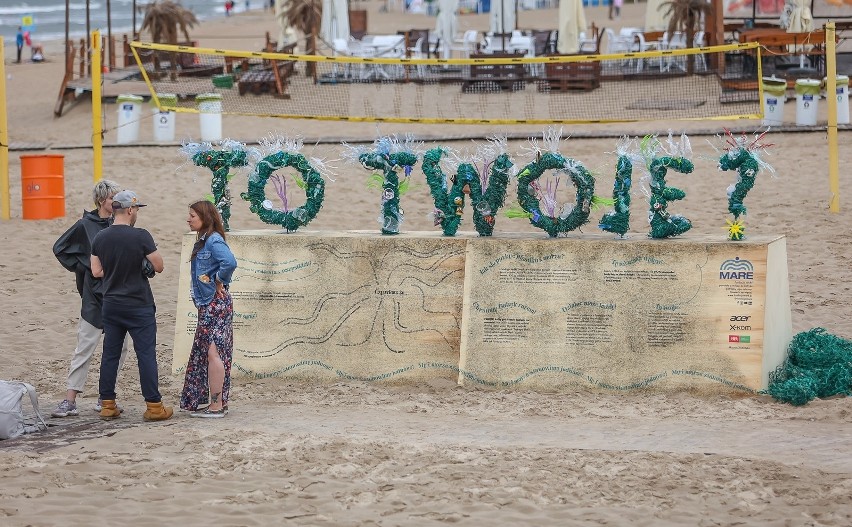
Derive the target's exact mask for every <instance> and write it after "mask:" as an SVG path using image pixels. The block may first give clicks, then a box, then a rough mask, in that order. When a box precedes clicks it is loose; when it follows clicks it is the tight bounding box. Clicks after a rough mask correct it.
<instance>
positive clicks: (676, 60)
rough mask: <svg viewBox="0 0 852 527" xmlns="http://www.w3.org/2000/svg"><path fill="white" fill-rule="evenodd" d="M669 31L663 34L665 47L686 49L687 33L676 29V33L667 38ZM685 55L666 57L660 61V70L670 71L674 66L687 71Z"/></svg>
mask: <svg viewBox="0 0 852 527" xmlns="http://www.w3.org/2000/svg"><path fill="white" fill-rule="evenodd" d="M667 37H668V33H666V34H664V35H663V47H664V49H669V50H673V49H686V35H684V34H683V33H682V32H680V31H675V33H674V35H672V36H671V38H667ZM684 58H685V57H684V56H682V55H681V56H677V57H676V56H671V55H669V56H668V57H666V59H665V60H661V61H660V71H669V70H671V68H672V66H674V67H676V68H678V69H680V70H681V71H686V67H685V65H684V62H685V61H684Z"/></svg>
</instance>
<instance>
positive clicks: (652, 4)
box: [645, 0, 669, 31]
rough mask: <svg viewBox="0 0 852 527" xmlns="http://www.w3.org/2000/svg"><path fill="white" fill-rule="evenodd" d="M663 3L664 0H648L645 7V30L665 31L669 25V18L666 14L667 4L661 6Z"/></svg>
mask: <svg viewBox="0 0 852 527" xmlns="http://www.w3.org/2000/svg"><path fill="white" fill-rule="evenodd" d="M665 3H666V0H648V6H647V7H646V8H645V31H665V30H666V29H667V28H668V27H669V18H668V17H667V16H666V13H667V12H668V6H665V7H663V4H665ZM661 7H662V9H661Z"/></svg>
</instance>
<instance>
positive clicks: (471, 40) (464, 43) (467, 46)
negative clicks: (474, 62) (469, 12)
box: [450, 29, 479, 58]
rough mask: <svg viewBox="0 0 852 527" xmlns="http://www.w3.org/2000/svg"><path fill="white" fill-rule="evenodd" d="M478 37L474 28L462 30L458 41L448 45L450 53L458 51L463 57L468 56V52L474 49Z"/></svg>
mask: <svg viewBox="0 0 852 527" xmlns="http://www.w3.org/2000/svg"><path fill="white" fill-rule="evenodd" d="M478 37H479V33H478V32H477V31H476V30H475V29H468V30H467V31H465V32H464V35H463V36H462V39H461V42H460V43H458V44H452V45H450V53H451V54H452V52H453V51H458V52H459V53H461V55H462V56H463V57H464V58H470V54H471V53H473V52H474V51H476V44H477V39H478Z"/></svg>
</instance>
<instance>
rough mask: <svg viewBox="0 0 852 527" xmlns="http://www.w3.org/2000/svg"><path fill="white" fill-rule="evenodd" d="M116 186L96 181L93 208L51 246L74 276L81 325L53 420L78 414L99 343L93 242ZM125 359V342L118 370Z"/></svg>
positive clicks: (98, 296) (109, 211)
mask: <svg viewBox="0 0 852 527" xmlns="http://www.w3.org/2000/svg"><path fill="white" fill-rule="evenodd" d="M119 190H121V189H120V188H119V186H118V185H117V184H116V183H115V182H113V181H110V180H108V179H103V180H101V181H99V182H98V183H97V184H96V185H95V187H94V188H93V189H92V199H93V200H94V202H95V209H94V210H91V211H87V212H84V213H83V217H82V218H80V219H79V220H77V222H76V223H75V224H74V225H72V226H71V228H70V229H68V230H67V231H65V233H64V234H63V235H62V236H60V237H59V239H58V240H56V243H55V244H53V254H54V255H55V256H56V258H57V259H58V260H59V263H61V264H62V266H63V267H64V268H66V269H68V270H69V271H71V272H72V273H74V274H75V275H76V278H77V292H78V293H79V294H80V299H81V302H82V303H81V307H80V322H79V323H78V325H77V348H76V349H75V350H74V354H73V355H71V367H70V369H69V370H68V381H67V390H68V391H67V392H66V394H65V399H64V400H63V401H62V402H60V403H59V404H58V405H57V406H56V409H55V410H53V412H52V413H51V414H50V415H52V416H53V417H68V416H76V415H79V410H78V409H77V394H80V393H83V387H84V386H85V384H86V377H87V376H88V375H89V365H90V364H91V362H92V355H93V354H94V352H95V348H97V347H98V344H100V342H101V335H102V334H103V332H104V331H103V328H104V325H103V322H102V320H101V308H102V304H103V290H102V282H101V280H100V279H98V278H95V277H94V276H92V270H91V261H92V241H94V239H95V236H97V234H98V233H99V232H101V231H102V230H104V229H106V228H107V227H109V225H110V223H111V220H112V198H113V196H115V195H116V194H117V193H118V191H119ZM126 356H127V342H125V345H124V346H123V347H122V350H121V358H120V359H119V364H118V367H119V369H121V366H122V365H123V364H124V359H125V357H126ZM95 411H96V412H100V411H101V401H100V399H98V404H96V405H95Z"/></svg>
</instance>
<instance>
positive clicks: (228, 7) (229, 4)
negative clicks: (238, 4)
mask: <svg viewBox="0 0 852 527" xmlns="http://www.w3.org/2000/svg"><path fill="white" fill-rule="evenodd" d="M233 8H234V2H232V1H231V0H225V16H231V9H233Z"/></svg>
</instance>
